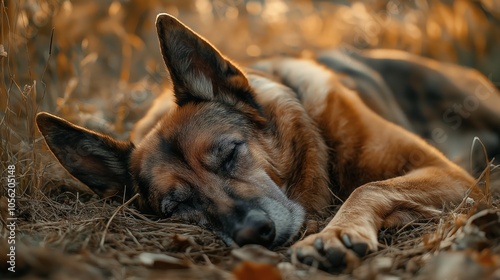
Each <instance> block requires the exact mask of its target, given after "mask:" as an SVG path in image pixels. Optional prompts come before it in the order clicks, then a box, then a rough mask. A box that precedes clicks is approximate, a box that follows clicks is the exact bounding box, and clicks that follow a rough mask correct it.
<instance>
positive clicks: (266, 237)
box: [233, 210, 276, 247]
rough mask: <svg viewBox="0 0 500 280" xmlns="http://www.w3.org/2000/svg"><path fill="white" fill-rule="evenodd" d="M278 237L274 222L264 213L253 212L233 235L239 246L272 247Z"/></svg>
mask: <svg viewBox="0 0 500 280" xmlns="http://www.w3.org/2000/svg"><path fill="white" fill-rule="evenodd" d="M275 235H276V230H275V227H274V222H273V221H272V220H271V219H270V218H269V217H268V216H267V215H266V214H265V213H264V212H262V211H257V210H251V211H250V212H249V213H248V214H247V215H246V217H245V219H244V221H243V223H242V224H241V226H239V227H238V228H237V229H236V230H235V232H234V235H233V238H234V241H235V242H236V244H238V245H239V246H243V245H245V244H259V245H262V246H265V247H269V246H271V244H272V243H273V241H274V237H275Z"/></svg>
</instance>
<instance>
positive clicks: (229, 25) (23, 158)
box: [0, 0, 500, 279]
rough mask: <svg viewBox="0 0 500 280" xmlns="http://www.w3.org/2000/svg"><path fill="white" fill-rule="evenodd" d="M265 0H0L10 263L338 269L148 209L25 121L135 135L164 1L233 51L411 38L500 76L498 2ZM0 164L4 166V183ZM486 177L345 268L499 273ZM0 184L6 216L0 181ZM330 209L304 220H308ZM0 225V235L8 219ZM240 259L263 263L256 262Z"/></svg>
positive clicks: (106, 272)
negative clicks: (73, 166) (51, 117)
mask: <svg viewBox="0 0 500 280" xmlns="http://www.w3.org/2000/svg"><path fill="white" fill-rule="evenodd" d="M268 2H269V3H268ZM268 2H266V3H268V4H269V6H265V5H258V4H256V3H257V2H253V1H214V2H211V1H192V2H189V1H172V2H164V1H159V0H148V1H128V2H118V1H111V0H107V1H86V0H79V1H72V2H69V1H66V2H60V1H55V0H42V1H34V0H21V1H14V0H11V1H1V2H0V5H1V7H0V22H1V34H0V40H1V41H0V46H1V47H0V63H1V72H2V79H1V80H0V91H1V92H0V93H1V96H0V142H1V146H2V149H1V150H0V159H1V162H0V168H1V170H2V172H5V170H7V166H8V165H11V164H14V165H15V167H16V180H17V181H18V182H19V185H18V187H17V188H16V191H17V212H16V217H18V219H19V220H18V223H17V226H18V228H17V231H16V232H17V238H18V243H17V244H18V245H17V248H16V249H17V268H18V273H16V274H15V276H18V277H21V276H22V277H26V278H57V279H66V278H75V277H79V278H92V279H99V278H114V279H124V278H134V277H137V278H169V277H170V278H176V277H177V278H179V277H184V278H196V279H207V278H213V279H220V278H231V277H234V275H240V274H232V271H248V270H250V271H254V272H257V273H260V274H259V275H274V274H273V273H272V272H273V271H274V270H273V269H276V268H278V269H279V271H280V272H281V274H282V275H283V276H286V277H287V278H291V279H294V278H297V279H302V278H305V277H307V278H328V277H331V276H330V275H326V274H324V273H322V272H319V271H316V270H315V269H314V268H308V267H303V266H300V265H297V266H292V265H290V264H289V263H288V262H289V256H288V255H287V253H286V251H287V248H281V249H279V250H277V251H276V254H275V255H273V254H271V253H269V252H266V251H265V250H260V249H254V248H249V249H248V250H243V251H242V252H241V251H234V250H232V249H231V248H227V247H226V246H225V245H224V244H223V243H222V242H221V241H220V240H218V239H217V238H216V237H214V235H212V234H211V233H210V232H207V231H205V230H203V229H200V228H199V227H197V226H192V225H185V224H181V223H176V222H175V221H171V220H158V218H155V217H146V216H144V215H142V214H141V213H138V212H137V211H136V210H135V209H134V208H131V207H128V206H126V205H125V206H120V204H117V203H109V202H106V201H103V200H102V199H99V198H97V197H95V196H93V195H92V194H89V192H88V190H87V189H86V187H85V186H83V185H82V184H81V183H79V182H77V181H75V180H74V179H72V178H71V177H70V176H69V175H68V173H67V172H66V171H65V170H63V169H62V167H61V166H60V165H59V164H58V163H57V162H56V161H55V159H54V158H53V157H52V155H51V154H50V153H49V152H48V151H47V149H46V147H45V145H44V142H43V139H42V138H41V136H40V135H39V134H38V132H37V131H36V128H35V125H34V116H35V114H36V112H38V111H50V112H53V113H56V114H58V115H60V116H62V117H65V118H67V119H69V120H71V121H73V122H75V123H77V124H80V125H85V126H87V127H89V128H92V129H96V130H99V131H102V132H105V133H109V134H112V135H114V136H115V137H118V138H121V139H124V138H126V137H127V136H128V132H129V131H130V129H131V126H132V125H133V123H134V122H135V121H136V120H137V119H139V118H140V116H141V115H142V114H143V113H144V112H145V110H146V109H147V108H148V106H149V104H150V102H151V100H152V98H153V97H154V96H156V95H158V94H159V92H160V91H161V87H162V84H164V83H165V82H166V80H167V79H166V77H167V75H166V73H165V70H164V67H163V65H162V61H161V58H160V57H159V52H158V46H157V43H156V38H155V32H154V30H153V20H154V17H155V14H156V13H158V12H165V11H166V12H169V13H172V14H174V15H177V16H179V17H180V18H181V19H182V20H183V21H184V22H185V23H186V24H188V25H190V26H191V27H192V28H193V29H195V30H197V31H198V32H199V33H200V34H202V35H204V36H206V37H207V38H208V39H209V40H210V41H211V42H212V43H213V44H214V45H215V46H217V47H219V48H220V49H221V50H222V52H223V53H225V54H227V55H228V56H229V57H231V58H233V59H235V60H238V61H242V62H248V61H252V60H253V59H255V58H257V57H265V56H270V55H274V54H278V53H287V54H298V53H301V52H309V51H314V50H317V49H322V48H326V47H333V46H337V47H338V46H340V47H342V46H343V44H350V45H354V46H355V47H358V48H366V47H389V48H398V49H404V50H408V51H410V52H414V53H418V54H423V55H427V56H430V57H433V58H436V59H439V60H442V61H452V62H457V63H460V64H464V65H468V66H473V67H474V68H477V69H479V70H480V71H482V72H483V73H484V74H486V75H487V76H489V77H490V79H492V80H493V81H495V80H500V77H498V75H500V74H499V72H498V65H500V63H499V62H500V54H499V53H498V52H497V51H495V50H496V49H498V46H499V42H500V38H499V37H498V36H496V37H495V36H493V35H492V34H498V32H499V29H498V26H495V24H494V23H491V22H495V18H496V20H497V21H498V17H499V9H498V7H495V5H496V4H495V2H493V1H478V2H466V1H456V2H455V3H454V4H453V5H451V6H450V5H445V4H441V3H439V2H434V1H429V2H428V3H427V2H425V1H415V2H413V1H407V2H403V1H390V2H387V1H374V2H372V3H371V4H366V5H365V4H361V3H358V4H354V5H351V6H342V5H338V4H335V3H334V2H327V1H284V2H283V1H274V2H272V1H268ZM271 3H274V4H271ZM283 3H286V4H288V6H286V5H283ZM426 3H427V4H426ZM272 5H274V6H272ZM266 7H267V8H266ZM269 7H271V8H269ZM352 34H355V35H356V36H352ZM229 36H230V38H231V39H230V42H228V38H229ZM2 47H3V48H4V49H3V50H2ZM495 75H497V76H495ZM5 178H6V176H5V174H4V173H2V186H4V185H5ZM488 192H489V193H490V195H491V196H490V197H491V199H490V200H489V201H487V202H485V203H482V204H480V205H481V206H477V204H476V206H475V207H473V206H470V205H468V204H467V203H464V205H460V206H450V207H452V211H449V212H447V214H443V216H442V217H437V218H436V219H434V220H432V221H415V222H413V223H410V224H408V225H406V226H405V227H402V228H397V229H387V230H384V231H382V232H381V234H380V242H381V244H385V245H384V247H383V248H382V249H381V250H380V251H378V252H376V253H374V254H372V255H370V256H368V257H367V258H366V259H364V260H363V263H362V265H361V266H360V267H359V268H357V269H355V270H354V271H353V273H352V274H351V275H339V276H338V277H340V278H353V277H354V278H362V279H366V278H376V277H384V276H387V277H389V276H394V277H399V278H414V277H420V278H422V279H429V278H433V277H434V278H436V279H439V278H440V277H441V278H444V277H449V278H453V277H454V276H458V277H459V278H460V277H461V278H463V279H466V278H467V277H468V276H474V277H485V278H488V277H490V278H494V277H497V278H498V277H500V276H499V273H500V271H499V270H498V266H500V241H499V238H500V237H499V236H500V234H499V233H498V230H497V229H495V226H498V225H499V223H500V221H499V219H500V218H498V215H499V211H498V206H499V205H500V197H499V195H498V194H496V193H494V192H493V191H488ZM0 195H2V196H3V197H2V198H1V199H0V210H1V216H2V221H3V224H5V221H6V220H5V218H6V215H7V213H6V209H7V207H6V197H5V196H6V190H5V188H2V190H1V191H0ZM325 223H326V221H324V220H318V221H316V222H311V223H309V230H312V231H314V230H317V229H318V228H321V227H322V226H323V225H324V224H325ZM304 230H305V229H304ZM0 235H1V236H2V238H6V237H7V235H8V231H7V230H6V228H5V227H4V226H2V228H1V229H0ZM6 246H7V242H6V241H5V242H4V241H2V240H0V248H1V250H0V252H1V255H0V261H1V263H2V264H1V265H0V268H1V271H0V276H2V279H5V278H3V277H5V276H7V277H12V276H13V274H6V266H5V264H6V261H7V259H5V258H6V253H4V252H6V250H8V248H7V247H6ZM143 253H154V254H157V255H145V254H143ZM269 254H271V255H270V256H269ZM165 256H170V257H174V258H175V259H163V257H165ZM242 259H243V260H250V261H253V262H256V261H262V262H265V263H269V265H267V266H265V265H264V266H262V267H254V266H251V265H249V264H248V263H245V262H242ZM150 262H152V263H150ZM277 263H279V264H277ZM450 267H452V268H451V269H450ZM235 268H236V270H235ZM245 269H247V270H245ZM468 273H470V274H468ZM269 279H273V278H269Z"/></svg>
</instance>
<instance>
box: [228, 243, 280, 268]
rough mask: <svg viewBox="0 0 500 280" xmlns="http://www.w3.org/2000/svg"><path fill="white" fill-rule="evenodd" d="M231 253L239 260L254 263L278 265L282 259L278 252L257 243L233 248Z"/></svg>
mask: <svg viewBox="0 0 500 280" xmlns="http://www.w3.org/2000/svg"><path fill="white" fill-rule="evenodd" d="M231 254H232V255H233V256H234V257H235V258H237V259H239V260H242V261H250V262H254V263H262V264H272V265H277V264H278V263H279V262H280V261H281V256H280V255H279V254H278V253H276V252H272V251H269V250H268V249H266V248H264V247H263V246H260V245H255V244H249V245H245V246H243V247H241V248H237V249H233V250H232V251H231Z"/></svg>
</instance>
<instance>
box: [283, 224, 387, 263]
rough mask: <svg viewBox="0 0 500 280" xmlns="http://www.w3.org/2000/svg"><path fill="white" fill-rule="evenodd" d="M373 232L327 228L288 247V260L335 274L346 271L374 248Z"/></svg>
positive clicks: (375, 246) (375, 243)
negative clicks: (289, 254) (289, 250)
mask: <svg viewBox="0 0 500 280" xmlns="http://www.w3.org/2000/svg"><path fill="white" fill-rule="evenodd" d="M377 244H378V242H377V238H376V232H373V233H372V232H371V231H370V230H365V231H362V230H361V229H360V230H354V229H349V228H341V227H329V228H325V229H324V230H323V231H321V232H320V233H317V234H313V235H310V236H308V237H306V238H305V239H304V240H301V241H298V242H297V243H295V244H294V245H293V246H292V248H291V249H292V261H293V262H300V263H303V264H306V265H309V266H317V267H318V268H319V269H321V270H324V271H327V272H330V273H339V272H342V271H347V272H350V271H352V270H353V269H354V268H355V267H357V266H358V265H359V264H360V259H361V258H362V257H364V256H366V255H367V254H368V253H370V252H374V251H376V250H377Z"/></svg>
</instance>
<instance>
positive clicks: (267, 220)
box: [214, 197, 304, 249]
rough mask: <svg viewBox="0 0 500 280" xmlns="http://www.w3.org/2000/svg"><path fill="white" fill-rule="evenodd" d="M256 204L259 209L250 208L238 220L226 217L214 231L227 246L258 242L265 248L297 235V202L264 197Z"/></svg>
mask: <svg viewBox="0 0 500 280" xmlns="http://www.w3.org/2000/svg"><path fill="white" fill-rule="evenodd" d="M284 202H285V203H284ZM258 204H259V205H260V208H259V209H251V210H249V211H248V212H247V213H246V214H245V216H244V218H242V219H239V220H238V221H228V222H227V223H228V224H226V226H225V227H224V228H225V229H224V230H221V231H214V233H215V234H216V235H217V236H218V237H219V238H221V239H222V240H223V241H224V243H226V245H228V246H230V247H241V246H244V245H247V244H257V245H262V246H264V247H266V248H268V249H273V248H276V247H280V246H283V245H286V244H287V243H288V242H290V241H292V240H293V238H294V237H296V236H297V234H298V233H299V230H300V227H301V226H302V224H303V222H304V210H303V209H302V207H301V206H300V205H298V204H297V203H295V202H292V201H289V200H288V199H287V200H286V201H277V200H275V199H271V198H267V197H265V198H261V199H259V203H258Z"/></svg>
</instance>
